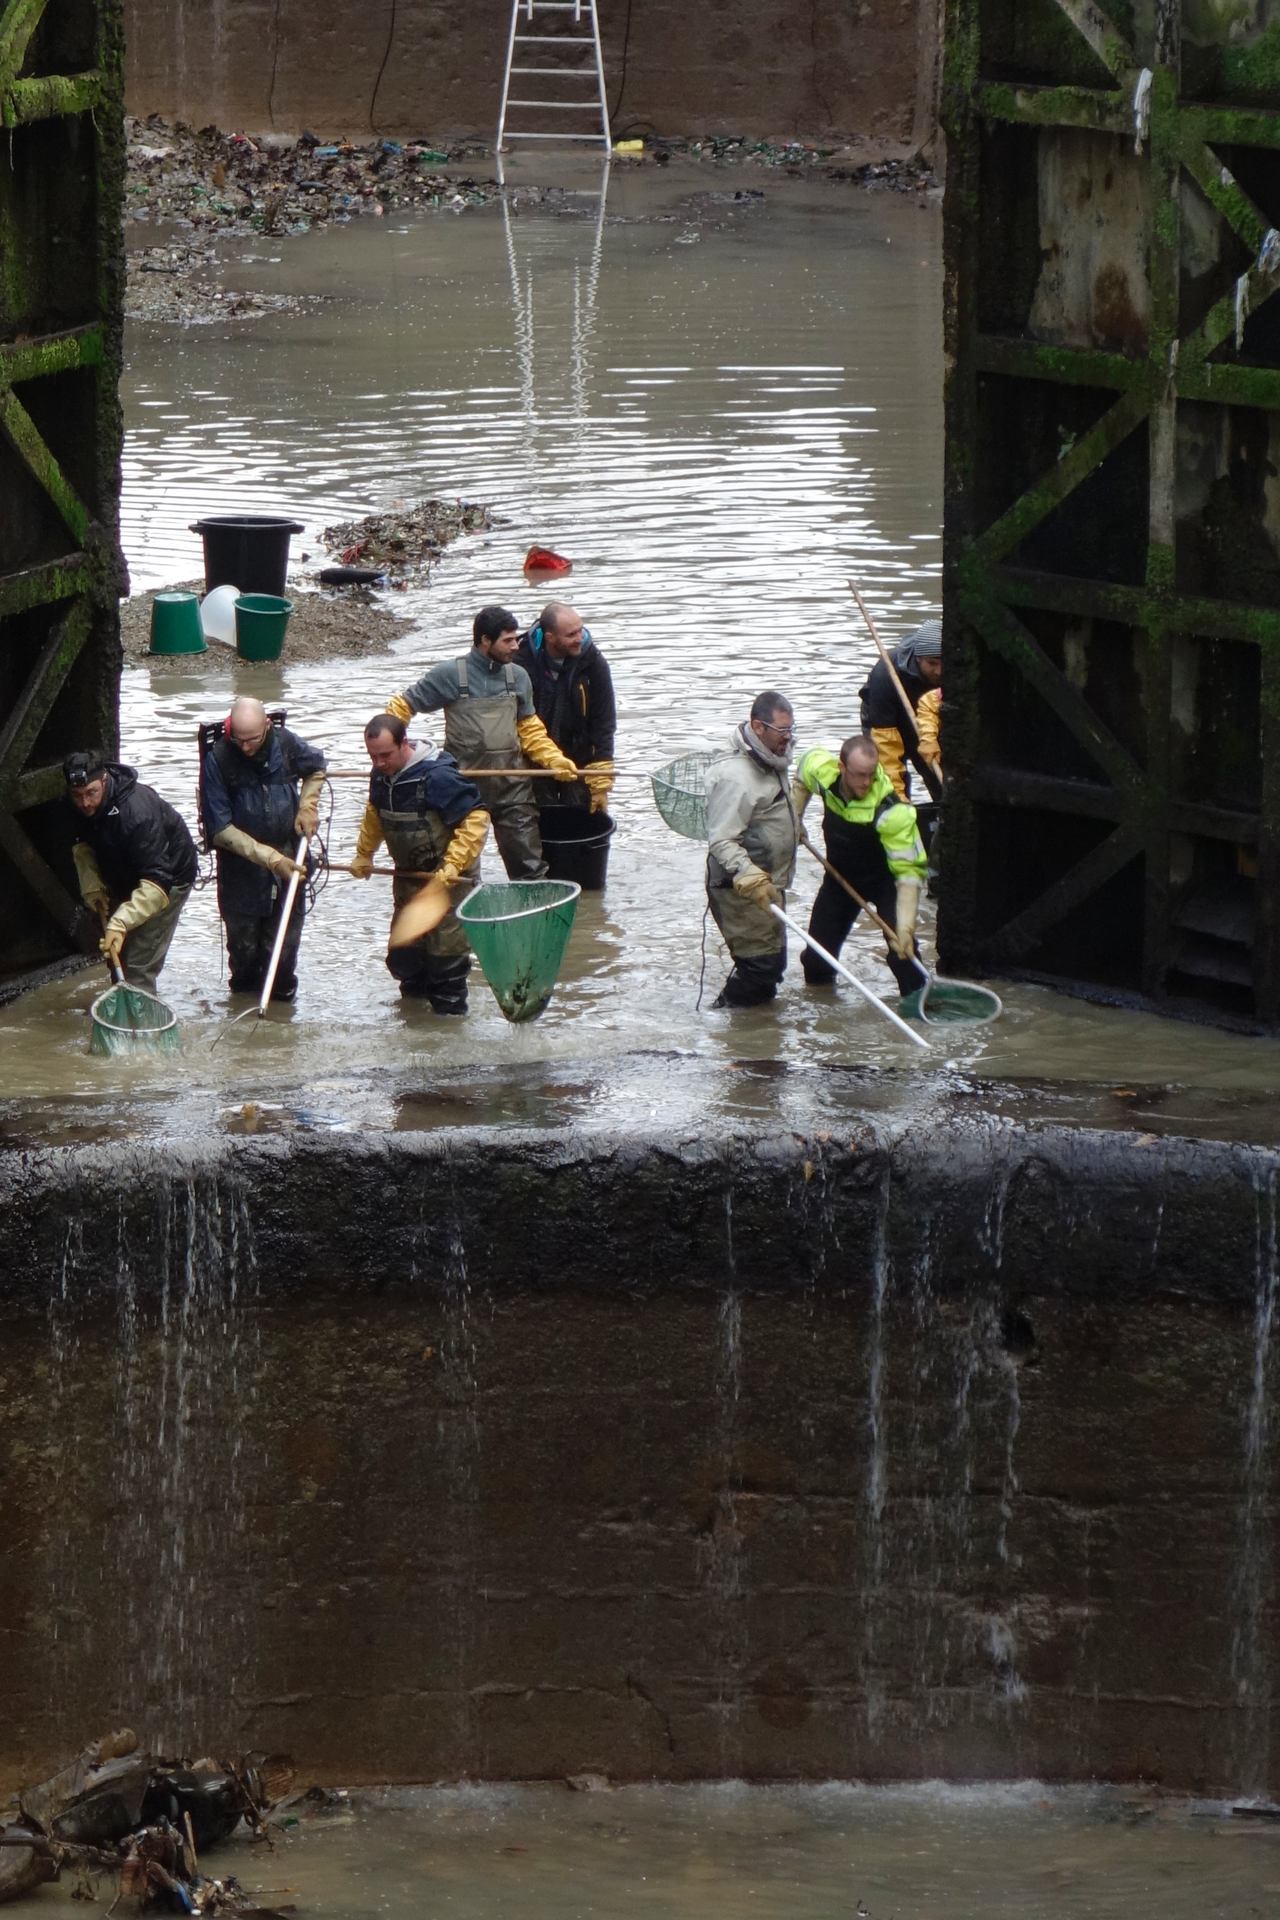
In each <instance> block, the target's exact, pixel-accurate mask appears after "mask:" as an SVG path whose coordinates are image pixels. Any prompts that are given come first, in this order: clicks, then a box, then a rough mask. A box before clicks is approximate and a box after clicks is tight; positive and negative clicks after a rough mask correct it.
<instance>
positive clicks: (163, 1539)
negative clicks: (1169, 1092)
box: [0, 1118, 1276, 1790]
mask: <svg viewBox="0 0 1280 1920" xmlns="http://www.w3.org/2000/svg"><path fill="white" fill-rule="evenodd" d="M1144 1142H1145V1143H1144ZM1275 1165H1276V1162H1275V1157H1274V1156H1273V1155H1271V1154H1270V1153H1263V1152H1261V1151H1259V1150H1256V1149H1254V1148H1251V1147H1247V1146H1231V1145H1220V1144H1216V1143H1202V1142H1195V1143H1193V1142H1189V1141H1184V1140H1166V1141H1152V1140H1149V1137H1143V1138H1140V1139H1135V1138H1134V1136H1132V1135H1126V1134H1122V1133H1114V1132H1107V1133H1104V1132H1094V1131H1086V1130H1082V1129H1069V1128H1059V1127H1044V1126H1040V1127H1035V1128H1028V1127H1022V1126H1019V1125H1017V1124H1015V1123H1011V1122H1008V1121H1002V1122H998V1123H991V1122H985V1121H965V1120H961V1119H957V1118H951V1119H948V1120H947V1121H946V1122H945V1123H944V1124H942V1125H940V1126H939V1127H938V1128H937V1129H936V1130H935V1131H934V1132H933V1133H932V1134H930V1135H929V1136H928V1137H924V1136H921V1135H918V1134H917V1135H914V1136H909V1137H908V1136H897V1135H895V1134H894V1133H893V1131H892V1130H891V1129H890V1128H888V1127H887V1126H881V1128H880V1130H879V1134H878V1136H877V1134H874V1133H873V1132H872V1131H871V1129H870V1128H869V1127H866V1126H863V1125H858V1126H856V1127H855V1128H853V1129H852V1130H851V1133H850V1135H849V1136H848V1137H846V1138H842V1139H841V1138H834V1137H824V1138H822V1139H804V1138H802V1137H800V1136H798V1135H795V1134H791V1133H788V1134H784V1135H762V1136H755V1137H752V1138H743V1137H734V1136H726V1137H723V1138H709V1139H700V1140H697V1141H691V1142H688V1143H685V1144H683V1145H678V1146H677V1145H676V1144H674V1143H673V1142H672V1141H671V1139H670V1138H669V1137H665V1138H637V1137H625V1138H624V1137H608V1136H600V1135H593V1136H592V1137H591V1138H590V1139H589V1140H585V1141H581V1142H575V1140H574V1139H573V1138H566V1139H562V1140H559V1141H557V1140H555V1139H548V1137H547V1136H546V1134H545V1133H543V1134H537V1135H534V1134H531V1133H514V1134H513V1133H512V1132H508V1131H503V1132H484V1131H478V1130H477V1131H455V1132H443V1131H442V1132H437V1133H435V1134H431V1135H412V1134H400V1135H390V1136H384V1137H382V1138H378V1137H371V1136H370V1137H363V1138H359V1139H352V1138H351V1137H349V1136H348V1137H342V1136H337V1137H335V1136H329V1137H327V1138H318V1139H314V1140H305V1141H300V1140H297V1139H294V1140H290V1141H285V1140H263V1139H247V1140H241V1141H236V1142H227V1143H224V1144H222V1145H220V1146H218V1147H216V1148H211V1149H209V1150H208V1151H204V1152H200V1153H195V1154H187V1153H183V1152H180V1151H178V1150H174V1149H165V1150H161V1151H156V1150H145V1151H139V1152H132V1151H130V1150H128V1149H124V1148H113V1147H99V1148H89V1149H83V1150H80V1151H66V1150H54V1151H47V1152H26V1153H22V1154H20V1155H19V1154H11V1155H7V1156H0V1202H3V1205H2V1208H0V1271H3V1275H4V1278H3V1281H0V1297H2V1298H3V1303H4V1310H5V1327H6V1337H5V1340H4V1343H3V1349H2V1350H0V1537H3V1539H4V1541H5V1543H6V1545H5V1553H4V1556H3V1561H2V1562H0V1621H3V1623H4V1630H3V1632H0V1697H3V1698H4V1699H5V1700H6V1703H7V1708H8V1711H7V1712H6V1715H5V1717H4V1731H3V1734H0V1769H3V1771H4V1773H5V1774H6V1775H15V1774H21V1773H23V1772H26V1771H36V1770H38V1769H39V1768H40V1767H41V1766H42V1765H44V1764H45V1763H46V1762H47V1761H50V1760H51V1759H53V1758H55V1757H57V1756H58V1755H59V1754H60V1753H61V1752H62V1751H63V1750H64V1749H65V1748H68V1747H70V1746H73V1745H74V1744H75V1743H76V1742H77V1741H78V1740H79V1739H80V1738H81V1736H82V1735H86V1734H87V1733H88V1732H91V1731H92V1730H93V1729H95V1728H97V1727H100V1726H106V1725H108V1724H117V1723H119V1722H121V1721H129V1722H131V1723H133V1724H135V1725H138V1726H139V1727H140V1728H142V1729H143V1730H145V1731H146V1732H148V1733H149V1734H151V1735H153V1736H154V1737H156V1738H157V1739H159V1740H160V1741H161V1742H162V1743H165V1744H168V1745H170V1746H175V1747H190V1748H208V1747H215V1748H217V1747H220V1746H234V1747H256V1748H270V1747H287V1748H289V1749H290V1750H291V1751H293V1752H294V1754H295V1755H296V1756H297V1757H298V1758H299V1760H300V1761H301V1762H302V1764H303V1765H304V1767H305V1768H306V1770H307V1771H309V1772H311V1773H315V1774H317V1775H320V1776H324V1775H328V1776H330V1777H335V1778H342V1779H344V1780H349V1781H355V1780H370V1779H382V1778H394V1779H400V1780H407V1779H434V1778H442V1777H454V1776H457V1775H461V1774H469V1775H472V1776H479V1777H493V1778H498V1777H505V1778H509V1777H542V1776H553V1775H556V1774H560V1773H566V1772H575V1771H579V1770H584V1769H599V1770H601V1771H603V1772H607V1773H609V1774H612V1775H613V1776H615V1777H618V1778H640V1777H647V1776H650V1775H658V1776H661V1777H664V1778H672V1779H689V1778H699V1777H708V1776H715V1775H721V1774H735V1775H736V1774H742V1775H747V1776H750V1777H784V1778H801V1779H813V1778H822V1777H829V1776H837V1777H852V1776H861V1777H866V1778H889V1777H901V1776H927V1775H944V1776H952V1777H957V1776H963V1777H975V1776H979V1777H991V1778H1008V1777H1016V1776H1021V1775H1026V1774H1038V1775H1041V1776H1043V1777H1046V1778H1063V1779H1065V1778H1073V1777H1083V1776H1086V1775H1088V1776H1105V1777H1112V1778H1136V1777H1139V1776H1141V1777H1145V1778H1151V1779H1156V1780H1161V1781H1164V1782H1167V1783H1168V1784H1169V1785H1171V1786H1177V1787H1180V1788H1190V1789H1196V1790H1202V1789H1211V1790H1219V1789H1229V1788H1233V1789H1247V1788H1251V1787H1259V1786H1262V1785H1264V1784H1265V1783H1266V1781H1267V1779H1268V1778H1269V1777H1270V1771H1269V1770H1270V1766H1271V1758H1270V1753H1269V1748H1268V1728H1267V1708H1268V1705H1269V1700H1270V1692H1271V1686H1272V1676H1273V1672H1274V1619H1273V1613H1272V1609H1271V1589H1270V1543H1271V1523H1272V1501H1273V1485H1272V1474H1271V1462H1270V1451H1269V1446H1268V1429H1267V1417H1266V1416H1267V1393H1266V1390H1267V1383H1268V1364H1269V1358H1270V1355H1269V1336H1270V1313H1271V1309H1272V1307H1273V1306H1274V1289H1275V1272H1274V1256H1275V1200H1274V1182H1275Z"/></svg>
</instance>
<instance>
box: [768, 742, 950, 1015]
mask: <svg viewBox="0 0 1280 1920" xmlns="http://www.w3.org/2000/svg"><path fill="white" fill-rule="evenodd" d="M814 794H818V795H820V796H821V799H822V837H823V839H824V840H825V841H826V848H827V859H828V860H829V861H830V862H831V865H832V866H833V867H834V868H835V869H836V872H837V873H839V874H842V875H843V876H844V878H845V879H846V880H847V881H848V882H849V884H850V886H851V887H856V889H857V891H858V892H859V893H860V894H861V895H862V897H863V899H864V900H868V901H870V903H871V905H872V906H873V907H874V908H875V910H876V912H877V913H878V914H879V915H880V918H881V919H882V920H884V921H885V922H886V923H887V924H888V925H889V926H891V927H892V928H893V929H894V937H893V939H892V941H888V940H886V945H887V946H888V948H889V952H888V955H887V958H888V961H889V965H890V967H891V968H892V969H893V977H894V979H895V980H896V981H897V983H898V991H899V993H904V994H906V993H913V992H914V991H915V989H916V988H917V987H919V986H921V985H922V984H923V977H922V975H921V973H920V970H919V968H918V967H917V966H916V965H915V964H914V962H913V961H912V958H911V956H912V955H913V954H914V953H915V952H916V951H917V949H916V943H915V928H916V915H917V913H918V912H919V908H920V887H921V884H922V882H923V880H924V877H925V865H926V862H925V851H924V842H923V841H922V840H921V838H920V830H919V827H918V826H917V824H916V810H915V808H914V807H912V806H908V804H907V803H906V801H904V800H899V798H898V796H897V794H896V793H895V792H894V790H893V787H892V785H891V784H890V781H889V776H888V774H887V772H886V771H885V768H884V767H883V765H882V764H881V762H880V757H879V754H878V752H877V750H876V742H875V741H874V740H873V739H872V738H871V737H870V735H869V734H865V733H855V734H853V735H852V736H851V737H850V738H849V739H848V740H846V741H845V743H844V745H843V746H842V747H841V749H840V752H839V754H838V755H836V754H834V753H832V752H831V751H830V749H829V748H827V747H810V748H809V751H808V752H807V753H805V754H803V755H802V756H801V758H800V763H799V765H798V766H797V768H796V777H795V784H794V786H793V788H792V798H793V800H794V801H795V807H796V813H797V815H798V816H799V818H800V820H801V821H802V822H803V820H804V810H805V808H806V807H807V806H808V804H809V802H810V800H811V799H812V798H813V796H814ZM860 912H861V908H860V907H859V906H858V905H857V903H856V902H855V901H853V900H851V899H850V898H849V895H848V894H847V893H846V892H845V890H844V888H843V887H842V886H840V885H839V884H838V882H836V881H835V880H833V879H832V878H831V875H830V874H827V875H826V877H825V878H824V880H823V882H822V885H821V886H820V887H819V888H818V895H817V898H816V899H815V901H814V903H813V911H812V913H811V914H810V915H809V932H810V933H811V934H812V936H813V938H814V939H815V940H816V941H818V943H819V944H820V945H821V946H824V947H825V948H826V950H827V952H828V953H831V954H835V955H836V956H837V958H838V957H839V953H840V949H841V947H842V946H843V945H844V943H845V940H846V939H847V938H848V935H849V930H850V928H851V927H852V926H853V923H854V921H855V920H856V919H857V917H858V914H859V913H860ZM800 965H801V966H802V967H803V969H804V977H805V979H806V980H807V981H808V982H809V985H810V986H811V987H825V986H829V985H830V984H831V982H832V981H833V980H834V979H835V974H834V973H833V971H832V969H831V968H830V967H829V966H828V965H827V963H826V961H825V960H821V959H819V957H818V955H817V954H816V953H815V952H814V951H813V949H812V947H806V948H805V949H804V952H803V953H802V954H801V956H800Z"/></svg>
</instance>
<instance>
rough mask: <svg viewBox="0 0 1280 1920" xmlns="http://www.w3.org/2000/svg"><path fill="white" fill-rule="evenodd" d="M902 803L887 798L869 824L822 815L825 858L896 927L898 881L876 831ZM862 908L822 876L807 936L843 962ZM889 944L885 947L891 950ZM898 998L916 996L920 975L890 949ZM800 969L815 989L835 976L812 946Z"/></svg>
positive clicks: (830, 811)
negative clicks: (842, 954) (882, 819)
mask: <svg viewBox="0 0 1280 1920" xmlns="http://www.w3.org/2000/svg"><path fill="white" fill-rule="evenodd" d="M899 804H900V802H899V800H898V796H897V795H896V794H892V793H890V794H886V795H885V797H884V799H883V800H882V801H881V802H880V804H879V806H878V807H877V808H876V810H875V812H874V813H873V814H872V816H871V818H870V820H846V819H844V818H843V817H842V816H841V815H840V814H838V813H837V812H836V811H835V810H834V808H832V807H829V806H827V805H826V801H825V797H824V801H823V812H822V837H823V839H824V840H825V841H826V843H827V858H828V860H830V862H831V864H832V866H833V867H834V868H835V869H836V872H837V873H841V874H843V875H844V877H845V879H846V880H847V881H848V882H849V884H850V886H852V887H856V888H857V889H858V892H859V893H860V894H862V896H863V898H864V899H866V900H869V901H870V902H871V904H872V906H873V907H874V908H875V910H876V912H877V913H878V914H879V915H880V918H881V919H882V920H884V921H887V922H888V924H889V925H890V926H891V927H892V926H895V925H896V924H897V911H898V904H897V894H898V887H897V882H896V881H895V879H894V877H893V873H892V871H891V869H890V866H889V857H888V855H887V854H886V853H885V850H884V844H883V842H882V841H881V839H880V835H879V833H878V832H877V831H876V824H877V822H878V821H879V819H880V817H881V815H882V814H885V813H888V812H890V811H891V810H892V809H893V808H894V807H896V806H898V805H899ZM861 911H862V909H861V908H860V907H859V906H857V904H856V903H855V902H854V901H852V900H851V899H850V898H849V896H848V894H847V893H846V892H845V890H844V888H843V887H842V886H839V885H838V884H837V882H836V881H834V880H833V879H832V878H831V875H830V874H829V873H828V874H826V875H824V876H823V881H822V885H821V886H820V887H819V888H818V892H817V895H816V897H815V899H814V902H813V910H812V912H811V913H810V915H809V932H810V933H811V934H812V935H813V937H814V939H815V940H816V941H817V942H818V943H819V945H820V946H824V947H825V948H826V949H827V952H828V953H834V954H835V956H836V958H837V959H839V957H840V949H841V947H842V946H843V945H844V943H845V941H846V940H847V939H848V937H849V933H850V930H851V929H852V927H853V923H854V921H855V920H856V919H857V918H858V915H859V913H860V912H861ZM888 945H889V943H888V941H887V940H886V942H885V946H886V948H888ZM887 958H888V962H889V966H890V967H891V968H892V970H893V977H894V979H895V980H896V981H897V983H898V992H899V993H904V994H905V993H912V992H914V991H915V989H916V988H917V987H918V986H919V985H920V976H919V973H918V972H917V970H916V968H915V967H914V966H913V965H912V964H911V962H910V961H909V960H900V959H899V958H898V955H897V954H896V953H894V952H893V950H892V949H891V948H889V951H888V953H887ZM800 967H801V971H802V972H803V974H804V977H805V979H806V980H807V981H808V983H809V985H810V986H811V987H829V986H830V985H831V983H832V982H833V981H834V979H835V977H836V976H835V973H834V971H833V969H832V968H831V967H829V966H828V965H827V963H826V961H825V960H821V959H819V957H818V955H817V954H816V953H815V952H814V951H813V949H812V947H805V948H803V949H802V951H801V954H800Z"/></svg>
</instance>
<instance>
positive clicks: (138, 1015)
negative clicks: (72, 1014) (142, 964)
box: [89, 986, 182, 1054]
mask: <svg viewBox="0 0 1280 1920" xmlns="http://www.w3.org/2000/svg"><path fill="white" fill-rule="evenodd" d="M181 1044H182V1035H181V1033H180V1031H179V1028H178V1016H177V1014H176V1013H175V1012H174V1011H173V1008H172V1007H168V1006H166V1005H165V1003H164V1001H163V1000H157V998H156V996H155V994H154V993H147V992H145V991H144V989H143V988H142V987H129V986H115V987H108V988H107V990H106V992H105V993H100V994H99V995H98V997H97V999H96V1000H95V1001H94V1003H93V1005H92V1006H91V1007H90V1009H89V1051H90V1053H97V1054H120V1053H174V1052H176V1051H177V1049H178V1047H179V1046H181Z"/></svg>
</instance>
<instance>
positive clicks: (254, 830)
mask: <svg viewBox="0 0 1280 1920" xmlns="http://www.w3.org/2000/svg"><path fill="white" fill-rule="evenodd" d="M324 772H325V757H324V755H323V753H321V751H320V749H319V747H313V746H312V745H311V743H310V741H309V740H303V739H301V738H300V737H299V736H298V735H297V734H296V733H291V732H290V731H289V729H288V727H286V726H283V725H276V724H275V723H274V722H273V720H272V719H271V716H270V715H269V714H268V712H267V710H266V708H265V707H264V706H263V704H262V702H261V700H248V699H240V700H236V701H233V702H232V706H231V712H230V714H229V715H228V716H227V723H226V727H225V729H224V730H223V734H222V737H221V738H220V739H218V740H215V741H214V743H213V744H212V746H210V747H209V748H208V749H207V751H206V752H205V754H204V757H203V760H202V761H201V765H200V800H201V813H202V815H203V818H204V830H205V833H206V835H207V836H208V840H209V844H210V846H211V847H213V849H214V851H215V852H216V854H217V856H218V911H219V913H220V914H221V915H222V923H223V926H224V927H225V928H226V933H227V961H228V964H229V967H230V979H229V981H228V985H229V986H230V988H231V991H232V993H260V992H261V990H262V984H263V981H264V980H265V979H266V975H267V968H268V966H269V965H270V963H271V950H272V947H273V946H274V945H275V938H276V932H277V929H278V925H279V913H280V908H281V907H282V905H283V903H284V897H285V893H286V891H287V889H288V885H289V882H290V880H291V879H292V877H293V874H294V872H295V866H294V855H295V853H296V851H297V843H298V841H299V840H301V839H302V838H303V837H304V836H305V837H306V838H307V839H310V838H311V836H312V834H314V833H315V831H316V828H317V827H318V826H319V824H320V790H321V788H322V787H323V786H324ZM307 864H308V866H310V859H309V858H308V863H307ZM304 871H305V870H304ZM306 911H307V890H306V888H305V887H304V886H300V887H299V888H298V890H297V892H296V894H295V896H294V902H293V908H292V911H291V912H290V915H289V930H288V932H287V934H286V935H285V942H284V946H283V948H282V949H281V953H280V965H279V967H278V968H277V971H276V977H275V983H274V985H273V986H272V989H271V998H272V999H273V1000H292V999H293V996H294V994H295V993H296V992H297V990H298V948H299V946H300V945H301V943H302V923H303V920H304V918H305V916H306Z"/></svg>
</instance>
